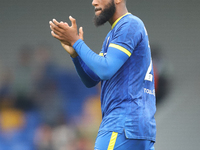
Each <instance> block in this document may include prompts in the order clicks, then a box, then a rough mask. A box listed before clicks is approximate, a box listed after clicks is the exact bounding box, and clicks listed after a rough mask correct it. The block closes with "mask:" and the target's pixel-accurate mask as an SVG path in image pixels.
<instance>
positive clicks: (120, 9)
mask: <svg viewBox="0 0 200 150" xmlns="http://www.w3.org/2000/svg"><path fill="white" fill-rule="evenodd" d="M126 13H128V10H127V8H126V6H123V7H120V6H118V7H117V6H116V11H115V13H114V15H113V17H112V18H110V19H109V23H110V25H111V26H112V24H113V23H114V22H115V21H116V20H117V19H118V18H120V17H121V16H123V15H125V14H126Z"/></svg>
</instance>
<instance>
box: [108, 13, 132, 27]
mask: <svg viewBox="0 0 200 150" xmlns="http://www.w3.org/2000/svg"><path fill="white" fill-rule="evenodd" d="M128 14H130V13H126V14H124V15H123V16H121V17H119V18H118V19H117V20H116V21H115V22H114V23H113V24H112V28H111V29H113V28H114V27H115V25H116V24H117V23H118V22H119V20H120V19H121V18H122V17H124V16H126V15H128Z"/></svg>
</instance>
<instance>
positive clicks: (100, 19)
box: [94, 0, 116, 27]
mask: <svg viewBox="0 0 200 150" xmlns="http://www.w3.org/2000/svg"><path fill="white" fill-rule="evenodd" d="M115 10H116V7H115V3H114V0H112V2H111V3H109V4H107V5H106V7H105V9H104V10H102V12H101V13H100V14H99V16H96V15H95V16H94V24H95V26H97V27H98V26H100V25H103V24H104V23H106V22H107V21H108V20H109V19H110V18H111V17H112V16H113V15H114V13H115Z"/></svg>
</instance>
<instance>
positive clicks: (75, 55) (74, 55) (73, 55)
mask: <svg viewBox="0 0 200 150" xmlns="http://www.w3.org/2000/svg"><path fill="white" fill-rule="evenodd" d="M70 56H71V57H72V58H75V57H77V56H78V54H77V52H75V53H74V54H72V55H70Z"/></svg>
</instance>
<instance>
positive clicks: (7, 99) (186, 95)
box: [0, 0, 200, 150]
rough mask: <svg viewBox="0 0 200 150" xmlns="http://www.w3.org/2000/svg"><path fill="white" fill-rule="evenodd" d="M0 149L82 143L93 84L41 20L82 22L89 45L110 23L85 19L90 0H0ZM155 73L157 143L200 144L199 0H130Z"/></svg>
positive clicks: (93, 117) (82, 149)
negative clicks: (84, 79)
mask: <svg viewBox="0 0 200 150" xmlns="http://www.w3.org/2000/svg"><path fill="white" fill-rule="evenodd" d="M0 2H1V4H0V150H65V149H66V150H89V149H92V148H93V145H94V140H95V137H96V134H97V130H98V125H99V123H100V120H101V119H100V118H101V116H100V108H99V105H100V104H99V97H98V96H99V87H98V86H97V87H95V88H92V89H87V88H85V87H84V85H83V84H82V83H81V81H80V79H79V78H78V76H77V74H76V72H75V69H74V67H73V64H72V62H71V60H70V57H69V56H68V54H67V53H66V52H65V51H64V50H63V49H62V47H61V45H60V43H59V41H57V40H56V39H54V38H53V37H52V36H51V34H50V29H49V21H50V20H52V19H53V18H56V19H57V20H59V21H68V16H69V15H72V16H73V17H74V18H76V19H77V24H78V26H79V27H80V26H83V29H84V40H85V42H86V43H87V44H88V45H89V46H90V48H91V49H93V50H94V51H95V52H97V53H98V52H99V51H100V49H101V45H102V42H103V40H104V38H105V36H106V34H107V32H108V31H109V30H110V25H109V24H105V25H104V26H102V27H98V28H96V27H95V26H94V25H93V21H92V20H93V16H94V8H93V6H92V5H91V3H92V1H83V0H76V1H74V0H73V1H72V0H71V1H70V0H59V1H55V0H43V1H41V0H34V1H26V0H18V1H14V0H13V1H12V0H7V1H5V0H0ZM127 3H128V5H127V6H128V9H129V12H131V13H132V14H134V15H136V16H138V17H140V18H141V19H142V20H143V21H144V23H145V25H146V28H147V31H148V33H149V39H150V44H151V48H152V56H153V61H154V68H155V73H156V79H157V80H156V81H157V82H156V89H157V113H156V121H157V142H156V144H155V148H156V149H157V150H168V149H170V150H188V149H191V150H197V149H199V147H200V142H199V141H200V92H199V91H200V90H199V89H200V80H199V76H200V69H199V64H200V42H199V39H200V12H199V8H200V1H199V0H190V1H189V0H176V1H172V0H169V1H160V0H154V1H153V0H149V1H144V0H143V1H135V0H132V1H131V0H128V1H127Z"/></svg>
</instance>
